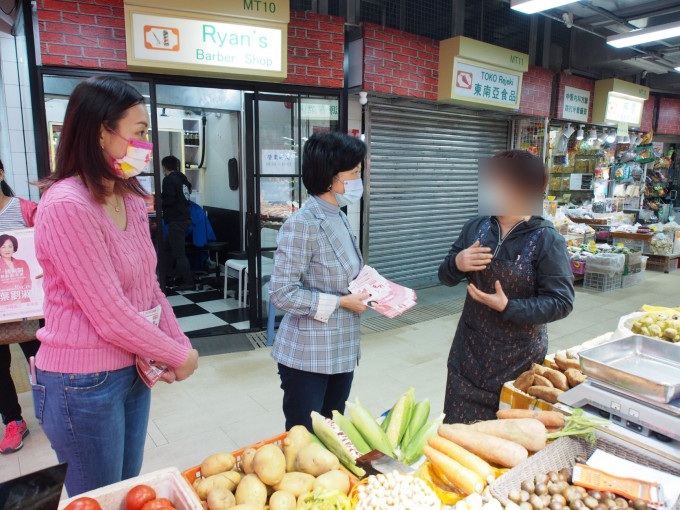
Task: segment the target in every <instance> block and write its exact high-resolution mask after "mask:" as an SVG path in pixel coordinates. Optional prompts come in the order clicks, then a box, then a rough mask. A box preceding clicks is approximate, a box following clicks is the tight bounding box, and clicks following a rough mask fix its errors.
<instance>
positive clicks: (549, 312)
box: [439, 216, 574, 324]
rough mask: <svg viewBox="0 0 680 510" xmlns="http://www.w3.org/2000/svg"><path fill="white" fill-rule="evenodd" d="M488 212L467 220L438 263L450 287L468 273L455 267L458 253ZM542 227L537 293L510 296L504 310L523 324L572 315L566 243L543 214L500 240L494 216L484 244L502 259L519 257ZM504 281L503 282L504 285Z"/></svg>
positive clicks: (536, 261)
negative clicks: (449, 248) (525, 296)
mask: <svg viewBox="0 0 680 510" xmlns="http://www.w3.org/2000/svg"><path fill="white" fill-rule="evenodd" d="M487 219H488V216H480V217H477V218H474V219H472V220H470V221H468V222H467V223H466V224H465V226H464V227H463V229H462V231H461V233H460V236H459V237H458V240H457V241H456V242H455V243H453V246H452V247H451V251H449V254H448V255H447V256H446V258H445V259H444V262H442V264H441V265H440V266H439V280H440V281H441V282H442V283H443V284H444V285H447V286H449V287H453V286H455V285H458V284H459V283H460V282H461V281H462V280H463V279H465V278H466V277H467V274H466V273H463V272H461V271H459V270H458V268H457V267H456V255H458V253H460V252H461V251H463V250H464V249H466V248H469V247H470V246H472V245H473V244H474V242H475V235H476V234H477V232H479V229H480V227H481V225H482V223H483V222H484V221H486V220H487ZM539 228H545V231H544V232H543V234H542V235H541V236H540V238H539V240H538V243H537V246H536V251H535V254H534V261H533V264H534V270H535V272H536V281H537V285H536V293H535V297H533V298H529V299H510V300H509V301H508V306H507V308H506V309H505V310H504V311H503V319H504V320H506V321H509V322H515V323H520V324H546V323H548V322H553V321H556V320H559V319H563V318H565V317H566V316H567V315H569V314H570V313H571V311H572V309H573V306H574V278H573V275H572V273H571V264H570V262H569V253H568V252H567V244H566V242H565V240H564V237H562V236H561V235H560V234H559V233H558V232H557V230H555V227H553V225H552V223H551V222H549V221H546V220H544V219H543V218H541V217H540V216H533V217H532V218H531V219H530V220H529V221H524V222H522V223H520V224H518V225H517V226H516V227H515V228H514V229H513V230H512V231H511V232H510V233H508V234H507V235H506V237H505V239H503V240H501V236H500V231H501V229H500V225H499V224H498V221H497V220H496V219H495V218H491V228H490V229H489V233H488V235H487V239H486V242H485V243H484V245H483V246H488V247H489V248H491V253H492V254H493V255H494V257H496V258H497V259H499V260H516V259H517V257H518V255H520V254H521V253H522V250H523V249H524V246H525V245H526V243H527V239H528V238H529V235H530V234H531V233H532V232H533V231H535V230H536V229H539ZM502 284H503V282H501V285H502Z"/></svg>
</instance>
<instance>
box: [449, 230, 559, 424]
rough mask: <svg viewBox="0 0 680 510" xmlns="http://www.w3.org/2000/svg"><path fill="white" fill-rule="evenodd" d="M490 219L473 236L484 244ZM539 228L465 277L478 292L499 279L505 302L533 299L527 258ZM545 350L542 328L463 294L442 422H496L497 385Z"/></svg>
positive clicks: (532, 279) (532, 273) (533, 274)
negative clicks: (520, 245)
mask: <svg viewBox="0 0 680 510" xmlns="http://www.w3.org/2000/svg"><path fill="white" fill-rule="evenodd" d="M490 227H491V220H487V221H486V222H484V223H483V224H482V226H481V228H480V230H479V232H477V235H476V236H475V241H477V240H479V241H480V242H481V245H482V246H484V245H485V241H486V238H487V237H488V234H489V229H490ZM544 230H545V229H543V228H540V229H537V230H534V231H533V232H532V233H531V234H530V235H529V237H528V240H527V243H526V245H525V246H524V249H523V250H522V253H521V254H520V256H519V257H518V258H517V259H516V260H512V261H508V260H497V259H495V258H494V259H493V260H492V261H491V263H490V264H489V265H488V266H487V268H486V269H485V270H483V271H475V272H470V273H468V279H469V281H470V282H471V283H473V284H474V285H475V286H476V287H477V288H478V289H479V290H480V291H482V292H486V293H490V294H493V293H495V292H496V290H495V282H496V281H500V282H501V285H502V286H503V291H504V292H505V294H506V296H507V297H508V299H509V300H512V299H527V298H532V297H535V296H536V272H535V271H534V266H533V258H534V252H535V251H536V244H537V242H538V239H539V238H540V237H541V235H542V234H543V232H544ZM547 351H548V335H547V327H546V325H545V324H518V323H514V322H509V321H506V320H503V317H502V314H501V313H500V312H497V311H495V310H492V309H491V308H489V307H488V306H486V305H484V304H482V303H479V302H478V301H475V300H474V299H472V297H470V295H469V294H468V295H467V298H466V300H465V306H464V308H463V313H462V315H461V318H460V322H459V323H458V329H457V330H456V335H455V337H454V339H453V345H452V346H451V352H450V353H449V360H448V378H447V381H446V397H445V401H444V412H445V413H446V419H445V421H446V423H470V422H474V421H478V420H493V419H495V418H496V411H497V410H498V402H499V399H500V392H501V388H502V387H503V384H504V383H505V382H506V381H511V380H514V379H515V378H516V377H517V376H518V375H519V374H521V373H522V372H524V371H525V370H527V369H528V368H529V367H530V366H531V365H532V363H542V362H543V358H544V357H545V355H546V353H547Z"/></svg>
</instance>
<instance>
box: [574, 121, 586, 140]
mask: <svg viewBox="0 0 680 510" xmlns="http://www.w3.org/2000/svg"><path fill="white" fill-rule="evenodd" d="M584 137H585V133H584V132H583V124H581V126H579V128H578V131H577V132H576V139H577V140H583V138H584Z"/></svg>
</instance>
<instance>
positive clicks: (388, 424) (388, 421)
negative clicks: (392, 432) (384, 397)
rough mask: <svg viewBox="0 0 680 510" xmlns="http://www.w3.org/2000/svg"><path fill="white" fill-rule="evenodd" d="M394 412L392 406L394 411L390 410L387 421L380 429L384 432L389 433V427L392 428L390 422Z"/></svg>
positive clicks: (383, 422) (386, 417) (385, 420)
mask: <svg viewBox="0 0 680 510" xmlns="http://www.w3.org/2000/svg"><path fill="white" fill-rule="evenodd" d="M395 405H396V404H395ZM392 411H394V406H392V409H390V412H389V413H387V416H385V419H384V420H383V421H382V423H381V424H380V428H381V429H383V432H387V427H389V426H390V422H391V421H392Z"/></svg>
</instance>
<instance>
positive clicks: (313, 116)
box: [300, 102, 338, 120]
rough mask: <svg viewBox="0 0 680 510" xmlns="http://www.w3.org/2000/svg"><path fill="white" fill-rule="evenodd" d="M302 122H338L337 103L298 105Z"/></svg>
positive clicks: (306, 103)
mask: <svg viewBox="0 0 680 510" xmlns="http://www.w3.org/2000/svg"><path fill="white" fill-rule="evenodd" d="M300 109H301V115H302V119H303V120H338V105H337V103H333V104H328V103H309V102H303V103H301V104H300Z"/></svg>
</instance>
